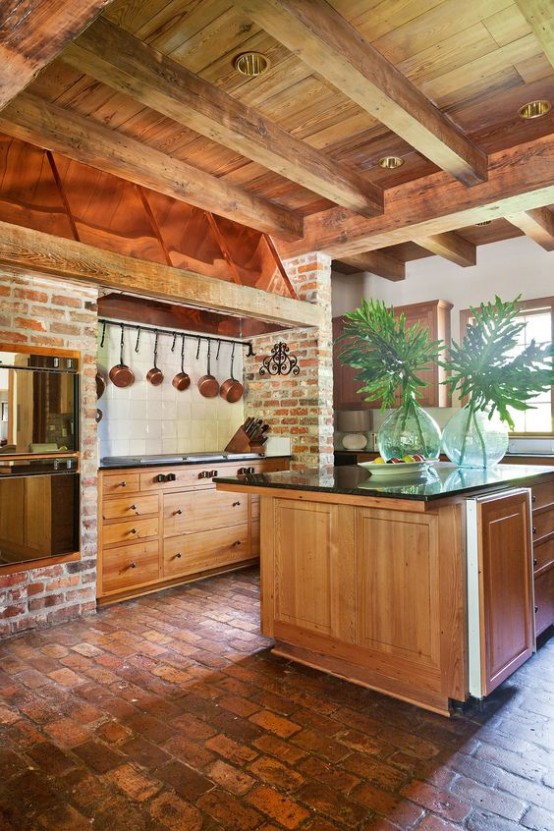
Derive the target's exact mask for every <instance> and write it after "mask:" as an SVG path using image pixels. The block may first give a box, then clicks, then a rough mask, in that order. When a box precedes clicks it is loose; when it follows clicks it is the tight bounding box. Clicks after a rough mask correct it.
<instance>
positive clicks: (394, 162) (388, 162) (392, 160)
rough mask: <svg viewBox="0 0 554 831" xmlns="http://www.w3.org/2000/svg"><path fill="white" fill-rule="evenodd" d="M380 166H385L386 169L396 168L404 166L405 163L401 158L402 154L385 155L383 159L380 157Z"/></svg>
mask: <svg viewBox="0 0 554 831" xmlns="http://www.w3.org/2000/svg"><path fill="white" fill-rule="evenodd" d="M378 164H379V167H384V168H385V170H396V168H397V167H402V165H403V164H404V159H401V158H400V156H383V158H382V159H379V162H378Z"/></svg>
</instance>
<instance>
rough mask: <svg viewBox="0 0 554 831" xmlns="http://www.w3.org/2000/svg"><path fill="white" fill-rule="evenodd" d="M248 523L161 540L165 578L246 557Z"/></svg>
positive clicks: (216, 566)
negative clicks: (162, 543) (162, 541)
mask: <svg viewBox="0 0 554 831" xmlns="http://www.w3.org/2000/svg"><path fill="white" fill-rule="evenodd" d="M249 556H250V553H249V550H248V524H247V523H244V524H242V525H237V526H234V527H233V528H227V527H226V528H216V529H214V530H210V531H201V532H199V533H197V534H187V535H186V536H183V537H175V538H172V539H167V540H164V548H163V563H164V565H163V569H164V577H176V576H178V575H180V574H195V573H196V572H201V571H205V570H207V569H211V568H219V567H221V566H225V565H232V564H234V563H240V562H242V561H243V560H247V559H248V558H249Z"/></svg>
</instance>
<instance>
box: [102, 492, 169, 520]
mask: <svg viewBox="0 0 554 831" xmlns="http://www.w3.org/2000/svg"><path fill="white" fill-rule="evenodd" d="M158 510H159V497H158V494H152V495H151V496H125V497H123V498H122V499H106V500H105V501H104V502H103V503H102V519H127V518H129V517H135V516H144V515H146V514H157V513H158Z"/></svg>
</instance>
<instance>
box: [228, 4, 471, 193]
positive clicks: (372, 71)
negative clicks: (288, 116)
mask: <svg viewBox="0 0 554 831" xmlns="http://www.w3.org/2000/svg"><path fill="white" fill-rule="evenodd" d="M234 2H235V5H236V6H239V7H240V8H241V9H242V11H243V12H244V13H245V14H247V15H248V16H249V17H250V18H251V19H252V20H254V21H255V22H256V23H257V24H258V26H260V27H261V28H263V29H264V30H265V31H267V32H268V33H269V34H270V35H271V36H272V37H274V38H275V39H276V40H278V41H280V42H281V43H282V44H283V45H284V46H286V47H287V49H289V50H290V51H291V52H293V53H294V54H295V55H296V56H297V57H298V58H300V60H302V61H304V62H305V63H306V64H307V65H308V66H310V67H311V68H312V69H313V70H314V71H315V72H317V73H318V74H319V75H321V76H322V77H323V78H325V79H326V80H327V81H329V82H330V83H331V84H333V86H335V87H336V88H337V89H338V90H339V91H340V92H341V93H342V94H343V95H345V96H347V97H348V98H349V99H350V100H352V101H355V102H356V104H358V106H359V107H361V108H362V109H363V110H365V111H367V112H368V113H370V114H371V115H372V116H373V117H374V118H376V119H378V120H379V121H381V122H382V123H383V124H385V125H386V126H387V127H388V128H389V129H390V130H392V131H393V132H394V133H396V134H397V135H399V136H401V137H402V138H403V139H404V140H405V141H406V142H408V144H411V146H412V147H414V148H415V149H416V150H418V151H419V152H420V153H422V154H423V155H424V156H425V157H426V158H428V159H430V160H431V161H432V162H434V163H435V164H436V165H437V166H438V167H439V168H441V169H442V170H445V171H448V172H449V173H450V174H451V175H452V176H454V177H455V178H456V179H458V180H459V181H460V182H463V183H464V184H466V185H475V184H476V183H479V182H483V181H484V180H486V178H487V156H486V153H484V152H483V151H482V150H481V149H480V148H478V147H477V146H476V145H474V144H473V143H472V142H471V141H470V140H469V139H468V138H467V137H466V136H465V135H464V134H463V133H462V132H461V131H460V130H458V128H457V127H456V126H455V125H454V123H453V122H452V121H450V119H448V118H447V117H446V116H445V115H443V114H442V113H441V111H440V110H439V109H438V108H437V107H435V106H434V104H432V102H431V101H430V100H429V99H428V98H426V97H425V96H424V95H423V93H421V92H420V91H419V90H418V89H417V87H415V86H414V85H413V84H412V83H411V82H410V81H409V80H408V79H407V78H406V77H405V76H404V75H403V74H402V73H401V72H400V71H399V70H398V69H397V68H396V67H395V66H394V65H393V64H391V63H390V62H389V61H387V60H386V58H384V57H383V55H382V54H381V53H380V52H378V51H377V50H376V49H375V48H374V47H373V46H372V45H371V44H370V43H368V42H367V41H366V40H364V38H363V37H362V36H361V35H360V33H359V32H358V31H357V30H356V29H354V28H353V27H352V26H351V25H350V24H349V23H348V22H347V21H346V20H345V19H344V18H343V17H341V15H340V14H338V12H336V11H335V10H334V9H333V8H332V7H331V6H330V5H328V4H327V3H307V2H305V0H234Z"/></svg>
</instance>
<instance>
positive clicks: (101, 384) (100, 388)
mask: <svg viewBox="0 0 554 831" xmlns="http://www.w3.org/2000/svg"><path fill="white" fill-rule="evenodd" d="M105 390H106V380H105V378H104V376H103V374H102V373H101V372H100V371H98V372H97V373H96V400H97V401H98V399H99V398H102V396H103V395H104V392H105Z"/></svg>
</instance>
